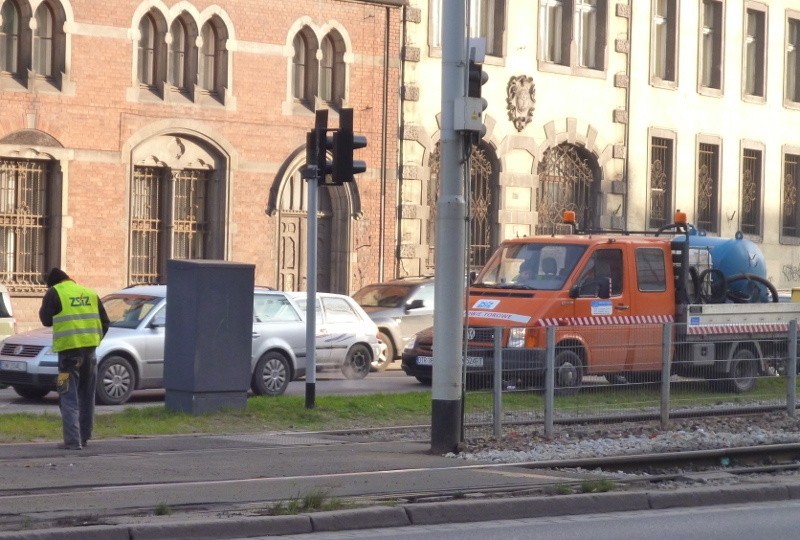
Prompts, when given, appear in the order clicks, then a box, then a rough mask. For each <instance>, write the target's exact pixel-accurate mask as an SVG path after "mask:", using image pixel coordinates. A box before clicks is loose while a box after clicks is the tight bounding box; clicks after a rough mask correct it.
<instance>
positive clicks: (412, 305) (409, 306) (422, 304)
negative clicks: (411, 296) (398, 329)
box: [406, 298, 425, 311]
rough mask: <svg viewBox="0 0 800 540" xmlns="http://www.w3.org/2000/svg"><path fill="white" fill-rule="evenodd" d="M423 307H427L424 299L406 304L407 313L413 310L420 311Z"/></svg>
mask: <svg viewBox="0 0 800 540" xmlns="http://www.w3.org/2000/svg"><path fill="white" fill-rule="evenodd" d="M423 307H425V301H424V300H423V299H422V298H417V299H415V300H412V301H411V302H409V303H408V304H406V311H411V310H412V309H419V308H423Z"/></svg>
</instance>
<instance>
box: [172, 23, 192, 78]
mask: <svg viewBox="0 0 800 540" xmlns="http://www.w3.org/2000/svg"><path fill="white" fill-rule="evenodd" d="M169 34H170V36H171V37H172V43H171V44H170V51H169V83H170V84H171V85H172V86H175V87H176V88H184V87H185V86H186V44H187V41H188V39H187V35H186V26H184V24H183V22H182V21H181V20H180V19H175V21H173V23H172V26H171V27H170V29H169Z"/></svg>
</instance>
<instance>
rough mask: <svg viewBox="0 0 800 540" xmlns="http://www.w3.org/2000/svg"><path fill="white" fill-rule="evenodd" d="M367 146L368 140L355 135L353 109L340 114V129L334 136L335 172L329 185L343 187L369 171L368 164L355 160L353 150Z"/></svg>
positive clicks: (326, 180)
mask: <svg viewBox="0 0 800 540" xmlns="http://www.w3.org/2000/svg"><path fill="white" fill-rule="evenodd" d="M366 146H367V138H366V137H365V136H363V135H354V134H353V109H342V110H341V111H340V112H339V129H338V130H336V131H335V132H334V134H333V172H332V175H331V179H330V181H328V179H327V178H326V179H325V182H324V183H325V184H327V185H335V186H338V185H342V184H343V183H345V182H352V181H353V180H355V175H356V174H360V173H363V172H365V171H366V170H367V164H366V163H365V162H364V161H361V160H353V150H357V149H359V148H364V147H366Z"/></svg>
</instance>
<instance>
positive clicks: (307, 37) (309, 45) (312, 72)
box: [292, 28, 319, 104]
mask: <svg viewBox="0 0 800 540" xmlns="http://www.w3.org/2000/svg"><path fill="white" fill-rule="evenodd" d="M293 47H294V57H293V59H292V69H293V71H294V73H293V74H292V95H293V96H294V98H295V99H297V100H299V101H302V102H305V103H307V104H309V103H313V102H314V97H315V96H316V93H317V72H318V70H319V65H318V62H317V55H316V53H317V40H316V38H315V37H314V34H313V32H311V30H310V29H309V28H303V29H302V30H301V31H300V32H299V33H298V34H297V35H296V36H295V37H294V42H293Z"/></svg>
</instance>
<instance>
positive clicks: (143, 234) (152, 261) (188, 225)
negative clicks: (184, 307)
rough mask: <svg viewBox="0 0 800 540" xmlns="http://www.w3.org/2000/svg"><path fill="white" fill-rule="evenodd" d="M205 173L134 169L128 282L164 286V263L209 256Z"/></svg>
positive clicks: (188, 170) (208, 175)
mask: <svg viewBox="0 0 800 540" xmlns="http://www.w3.org/2000/svg"><path fill="white" fill-rule="evenodd" d="M210 175H211V173H210V171H201V170H195V169H182V170H170V169H166V168H163V167H135V168H134V174H133V189H132V200H131V256H130V276H131V278H130V281H131V283H134V284H137V283H138V284H143V283H164V281H165V280H166V262H167V260H168V259H204V258H206V257H207V256H208V255H207V253H208V245H207V243H208V240H209V234H208V233H209V223H208V202H209V200H208V199H209V192H208V191H209V180H210Z"/></svg>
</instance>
